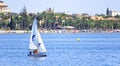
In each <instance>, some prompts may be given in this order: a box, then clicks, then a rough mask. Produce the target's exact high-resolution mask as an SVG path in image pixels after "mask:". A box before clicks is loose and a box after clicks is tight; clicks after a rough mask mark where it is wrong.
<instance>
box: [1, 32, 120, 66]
mask: <svg viewBox="0 0 120 66" xmlns="http://www.w3.org/2000/svg"><path fill="white" fill-rule="evenodd" d="M41 36H42V38H43V41H44V43H45V46H46V48H47V51H48V52H47V57H42V58H33V57H29V56H27V54H28V52H29V51H28V45H29V38H30V34H0V66H120V34H119V33H80V34H41ZM77 38H80V41H78V40H77Z"/></svg>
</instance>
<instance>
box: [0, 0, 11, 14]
mask: <svg viewBox="0 0 120 66" xmlns="http://www.w3.org/2000/svg"><path fill="white" fill-rule="evenodd" d="M9 12H11V10H10V9H8V5H6V4H5V3H4V2H3V1H1V0H0V13H9Z"/></svg>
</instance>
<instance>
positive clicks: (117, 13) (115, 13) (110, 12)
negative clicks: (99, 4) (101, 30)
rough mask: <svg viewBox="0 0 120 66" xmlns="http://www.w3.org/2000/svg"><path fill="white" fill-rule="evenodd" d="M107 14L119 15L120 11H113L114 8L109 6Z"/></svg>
mask: <svg viewBox="0 0 120 66" xmlns="http://www.w3.org/2000/svg"><path fill="white" fill-rule="evenodd" d="M106 15H107V16H110V17H111V16H113V17H114V16H117V15H120V11H112V10H109V8H107V11H106Z"/></svg>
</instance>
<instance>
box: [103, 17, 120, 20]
mask: <svg viewBox="0 0 120 66" xmlns="http://www.w3.org/2000/svg"><path fill="white" fill-rule="evenodd" d="M104 20H119V19H117V18H114V17H109V18H106V19H104Z"/></svg>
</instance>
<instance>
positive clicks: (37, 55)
mask: <svg viewBox="0 0 120 66" xmlns="http://www.w3.org/2000/svg"><path fill="white" fill-rule="evenodd" d="M28 56H31V57H46V56H47V55H46V52H43V53H39V54H28Z"/></svg>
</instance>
